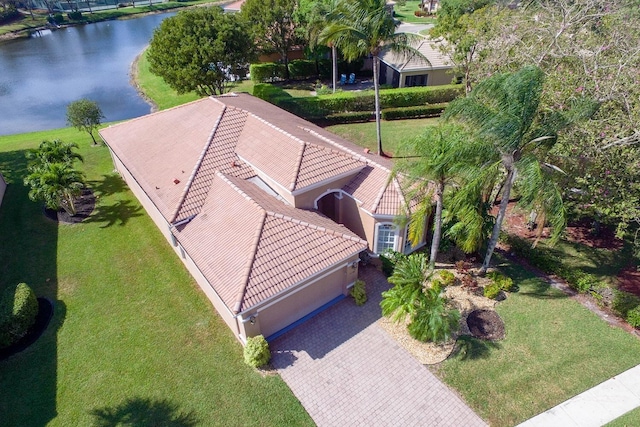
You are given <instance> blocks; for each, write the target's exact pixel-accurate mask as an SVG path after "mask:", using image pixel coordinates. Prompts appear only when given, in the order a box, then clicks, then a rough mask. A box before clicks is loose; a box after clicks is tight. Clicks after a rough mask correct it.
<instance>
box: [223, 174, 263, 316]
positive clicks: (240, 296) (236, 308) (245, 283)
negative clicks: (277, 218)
mask: <svg viewBox="0 0 640 427" xmlns="http://www.w3.org/2000/svg"><path fill="white" fill-rule="evenodd" d="M232 185H233V184H232ZM266 219H267V212H266V211H265V210H263V211H262V221H260V224H259V226H258V227H257V228H256V231H255V232H254V235H253V244H252V245H251V249H250V256H249V262H247V264H246V265H245V268H244V271H243V273H242V287H241V288H240V290H238V293H237V294H236V300H235V303H234V305H233V309H232V311H233V312H234V313H236V314H237V313H239V312H240V309H241V308H242V303H243V302H244V296H245V295H246V293H247V288H248V287H249V279H250V278H251V269H252V268H253V263H254V262H255V261H256V254H257V253H258V248H259V247H260V238H261V237H262V233H263V231H264V223H265V221H266Z"/></svg>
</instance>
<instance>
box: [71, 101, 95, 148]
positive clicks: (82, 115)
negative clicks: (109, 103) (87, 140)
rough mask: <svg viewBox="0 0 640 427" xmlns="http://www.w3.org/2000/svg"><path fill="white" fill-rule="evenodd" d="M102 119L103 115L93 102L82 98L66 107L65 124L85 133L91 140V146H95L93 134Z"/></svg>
mask: <svg viewBox="0 0 640 427" xmlns="http://www.w3.org/2000/svg"><path fill="white" fill-rule="evenodd" d="M102 119H104V114H102V110H101V109H100V106H99V105H98V103H97V102H95V101H91V100H89V99H86V98H82V99H79V100H77V101H74V102H72V103H70V104H69V105H68V106H67V123H68V124H69V125H71V126H73V127H74V128H76V129H78V130H79V131H85V132H87V133H88V134H89V135H90V136H91V140H93V145H96V144H97V142H96V138H95V137H94V136H93V132H94V131H95V130H96V129H97V128H98V126H100V123H101V121H102Z"/></svg>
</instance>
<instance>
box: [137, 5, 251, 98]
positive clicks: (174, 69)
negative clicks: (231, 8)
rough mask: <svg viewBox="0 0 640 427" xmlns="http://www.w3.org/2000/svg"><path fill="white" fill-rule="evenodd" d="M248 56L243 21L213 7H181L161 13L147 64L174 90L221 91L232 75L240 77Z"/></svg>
mask: <svg viewBox="0 0 640 427" xmlns="http://www.w3.org/2000/svg"><path fill="white" fill-rule="evenodd" d="M253 57H254V48H253V41H252V40H251V37H250V36H249V32H248V30H247V27H246V25H245V24H244V23H243V21H242V20H240V19H238V16H237V15H235V14H225V13H224V12H223V11H222V9H220V8H219V7H202V8H197V9H190V10H184V11H181V12H179V13H178V14H177V15H176V16H173V17H171V18H167V19H165V20H164V21H162V23H161V24H160V26H159V27H158V29H156V31H155V32H154V34H153V37H152V39H151V42H150V44H149V50H148V53H147V58H148V60H149V66H150V67H149V69H150V70H151V72H153V73H154V74H157V75H158V76H160V77H162V78H163V79H164V80H165V81H166V82H167V84H169V86H171V87H172V88H173V89H175V90H176V91H177V92H178V93H186V92H190V91H195V92H196V93H197V94H198V95H201V96H206V95H217V94H222V93H224V92H225V88H226V85H227V83H228V82H229V81H230V80H231V79H232V78H237V77H244V76H245V75H246V73H247V66H248V64H249V62H251V60H252V59H253Z"/></svg>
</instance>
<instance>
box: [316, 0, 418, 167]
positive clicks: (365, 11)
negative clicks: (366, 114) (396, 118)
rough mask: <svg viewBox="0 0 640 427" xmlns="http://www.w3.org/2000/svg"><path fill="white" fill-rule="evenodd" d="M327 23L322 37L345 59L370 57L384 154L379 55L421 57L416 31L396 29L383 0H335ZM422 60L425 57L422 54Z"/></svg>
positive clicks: (378, 139)
mask: <svg viewBox="0 0 640 427" xmlns="http://www.w3.org/2000/svg"><path fill="white" fill-rule="evenodd" d="M327 19H328V25H327V27H326V28H325V29H324V30H323V31H322V33H321V35H320V38H321V39H322V40H328V41H334V42H335V44H336V45H337V47H338V48H339V49H340V51H341V52H342V55H343V56H344V58H345V59H346V60H347V61H354V60H356V59H359V58H362V57H364V56H366V55H371V57H372V59H373V88H374V92H375V116H376V136H377V143H378V154H379V155H383V154H384V153H383V151H382V138H381V136H380V58H379V56H378V55H379V54H380V53H381V52H382V50H383V49H389V50H391V51H393V52H397V53H401V54H405V55H408V54H413V55H418V56H421V57H422V58H424V56H422V54H420V53H419V52H418V51H417V50H416V49H414V48H413V47H412V46H411V42H412V41H413V40H414V39H416V38H417V37H419V36H417V35H413V34H404V33H396V28H397V27H398V25H400V23H399V21H396V20H394V19H393V16H391V12H390V11H389V9H388V7H387V4H386V0H338V3H337V4H336V7H335V9H334V11H333V12H332V13H330V14H328V15H327ZM424 59H425V61H427V60H426V58H424Z"/></svg>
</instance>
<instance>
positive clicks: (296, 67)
mask: <svg viewBox="0 0 640 427" xmlns="http://www.w3.org/2000/svg"><path fill="white" fill-rule="evenodd" d="M289 77H290V78H292V79H299V80H304V79H308V78H311V77H318V69H317V68H316V62H315V61H310V60H308V59H294V60H293V61H291V62H289Z"/></svg>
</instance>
